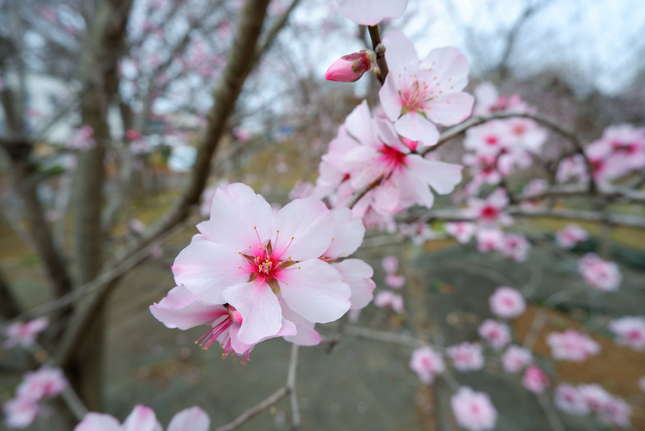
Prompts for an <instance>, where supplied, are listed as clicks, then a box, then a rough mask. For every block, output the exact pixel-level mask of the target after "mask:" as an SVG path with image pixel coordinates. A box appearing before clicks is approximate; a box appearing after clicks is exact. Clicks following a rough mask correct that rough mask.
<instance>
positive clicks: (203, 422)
mask: <svg viewBox="0 0 645 431" xmlns="http://www.w3.org/2000/svg"><path fill="white" fill-rule="evenodd" d="M210 424H211V420H210V418H209V417H208V415H207V414H206V412H204V410H202V409H200V408H199V407H192V408H189V409H186V410H182V411H180V412H179V413H177V414H176V415H175V416H174V417H173V418H172V420H171V421H170V424H169V425H168V431H208V427H210Z"/></svg>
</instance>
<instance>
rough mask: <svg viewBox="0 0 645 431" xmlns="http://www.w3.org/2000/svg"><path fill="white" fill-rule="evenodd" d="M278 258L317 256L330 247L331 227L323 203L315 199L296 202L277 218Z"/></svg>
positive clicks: (311, 257)
mask: <svg viewBox="0 0 645 431" xmlns="http://www.w3.org/2000/svg"><path fill="white" fill-rule="evenodd" d="M276 219H277V220H278V222H277V223H276V230H277V231H278V232H277V233H276V237H277V240H276V241H275V243H274V245H273V250H275V252H276V253H278V255H282V256H284V257H288V258H291V259H293V260H306V259H313V258H315V257H320V256H322V254H323V253H324V252H325V250H327V248H328V247H329V244H331V238H332V234H333V224H332V220H331V217H330V215H329V210H328V209H327V207H326V206H325V204H324V203H323V202H322V201H320V200H318V199H314V198H308V199H296V200H294V201H291V202H289V203H288V204H287V205H285V206H284V207H283V208H282V209H281V210H280V211H279V212H278V214H277V215H276Z"/></svg>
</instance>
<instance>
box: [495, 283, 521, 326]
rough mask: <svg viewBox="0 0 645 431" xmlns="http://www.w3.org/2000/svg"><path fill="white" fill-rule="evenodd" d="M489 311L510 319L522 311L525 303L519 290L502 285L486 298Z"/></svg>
mask: <svg viewBox="0 0 645 431" xmlns="http://www.w3.org/2000/svg"><path fill="white" fill-rule="evenodd" d="M488 302H489V304H490V308H491V311H492V312H493V313H494V314H495V315H496V316H498V317H501V318H504V319H510V318H513V317H517V316H519V315H520V314H522V313H524V310H525V309H526V303H525V302H524V297H523V296H522V294H521V293H520V292H518V291H517V290H515V289H513V288H512V287H507V286H502V287H498V288H497V289H495V292H494V293H493V294H492V295H491V297H490V298H489V299H488Z"/></svg>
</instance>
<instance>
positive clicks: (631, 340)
mask: <svg viewBox="0 0 645 431" xmlns="http://www.w3.org/2000/svg"><path fill="white" fill-rule="evenodd" d="M609 329H611V331H612V332H613V333H614V335H615V336H616V342H617V343H618V344H622V345H624V346H629V347H631V348H632V349H635V350H639V351H645V317H631V316H628V317H621V318H620V319H616V320H612V321H611V323H610V324H609Z"/></svg>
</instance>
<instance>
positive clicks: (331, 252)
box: [324, 208, 365, 259]
mask: <svg viewBox="0 0 645 431" xmlns="http://www.w3.org/2000/svg"><path fill="white" fill-rule="evenodd" d="M331 218H332V222H333V225H334V233H333V237H332V240H331V244H330V245H329V248H328V249H327V251H326V252H325V253H324V256H326V257H328V258H330V259H338V258H339V257H347V256H349V255H351V254H352V253H354V252H355V251H356V250H358V247H360V245H361V244H362V242H363V238H364V237H365V226H363V222H362V221H361V219H360V218H358V217H355V216H354V215H353V214H352V211H351V210H350V209H348V208H337V209H334V210H332V211H331Z"/></svg>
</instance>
